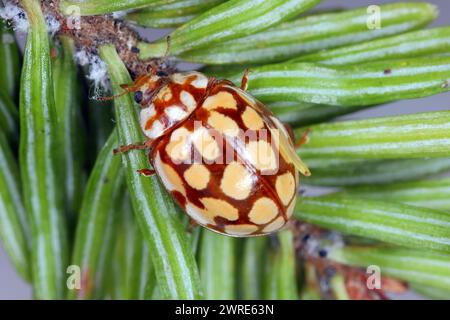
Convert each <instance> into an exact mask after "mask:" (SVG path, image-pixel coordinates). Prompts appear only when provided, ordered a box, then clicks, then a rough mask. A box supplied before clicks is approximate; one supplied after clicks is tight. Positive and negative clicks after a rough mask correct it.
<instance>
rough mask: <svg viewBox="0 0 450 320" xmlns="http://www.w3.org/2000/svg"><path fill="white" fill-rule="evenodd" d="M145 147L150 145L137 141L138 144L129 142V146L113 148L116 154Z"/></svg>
mask: <svg viewBox="0 0 450 320" xmlns="http://www.w3.org/2000/svg"><path fill="white" fill-rule="evenodd" d="M144 149H148V145H147V143H145V142H144V143H136V144H129V145H127V146H120V147H118V148H117V149H114V150H113V153H114V154H118V153H126V152H128V151H131V150H144Z"/></svg>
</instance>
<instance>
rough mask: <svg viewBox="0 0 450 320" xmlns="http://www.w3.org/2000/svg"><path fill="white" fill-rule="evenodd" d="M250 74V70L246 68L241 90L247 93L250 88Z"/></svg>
mask: <svg viewBox="0 0 450 320" xmlns="http://www.w3.org/2000/svg"><path fill="white" fill-rule="evenodd" d="M249 72H250V70H249V69H248V68H246V69H245V71H244V74H243V75H242V80H241V89H242V90H244V91H247V88H248V73H249Z"/></svg>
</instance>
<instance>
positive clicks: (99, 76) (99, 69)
mask: <svg viewBox="0 0 450 320" xmlns="http://www.w3.org/2000/svg"><path fill="white" fill-rule="evenodd" d="M87 77H88V79H89V80H92V81H94V84H95V86H101V87H103V88H108V86H109V79H108V67H107V66H106V63H104V62H103V60H101V59H100V58H99V57H98V56H94V57H93V59H92V60H91V62H90V65H89V75H88V76H87Z"/></svg>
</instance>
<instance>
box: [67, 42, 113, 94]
mask: <svg viewBox="0 0 450 320" xmlns="http://www.w3.org/2000/svg"><path fill="white" fill-rule="evenodd" d="M75 61H76V62H77V63H78V64H79V65H81V66H86V65H87V66H88V67H89V72H88V74H87V75H86V78H88V79H89V80H91V81H92V82H93V83H94V87H95V88H94V89H95V91H96V92H97V91H98V89H101V88H102V89H106V90H108V89H109V88H110V83H109V78H108V67H107V66H106V64H105V63H104V62H103V60H102V59H100V57H99V56H97V55H93V54H89V53H87V52H86V51H85V50H80V51H78V52H76V53H75Z"/></svg>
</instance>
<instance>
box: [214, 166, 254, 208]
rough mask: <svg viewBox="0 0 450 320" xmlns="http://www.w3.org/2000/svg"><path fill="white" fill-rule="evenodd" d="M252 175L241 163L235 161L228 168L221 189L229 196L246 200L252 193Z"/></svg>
mask: <svg viewBox="0 0 450 320" xmlns="http://www.w3.org/2000/svg"><path fill="white" fill-rule="evenodd" d="M252 186H253V178H252V174H251V173H250V172H249V171H248V170H247V169H246V168H245V167H244V166H243V165H242V164H240V163H238V162H236V161H234V162H232V163H230V164H229V165H227V166H226V168H225V171H224V173H223V177H222V180H221V182H220V188H221V189H222V191H223V193H225V194H226V195H227V196H229V197H231V198H233V199H236V200H243V199H246V198H247V197H248V196H249V195H250V192H251V191H252Z"/></svg>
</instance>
